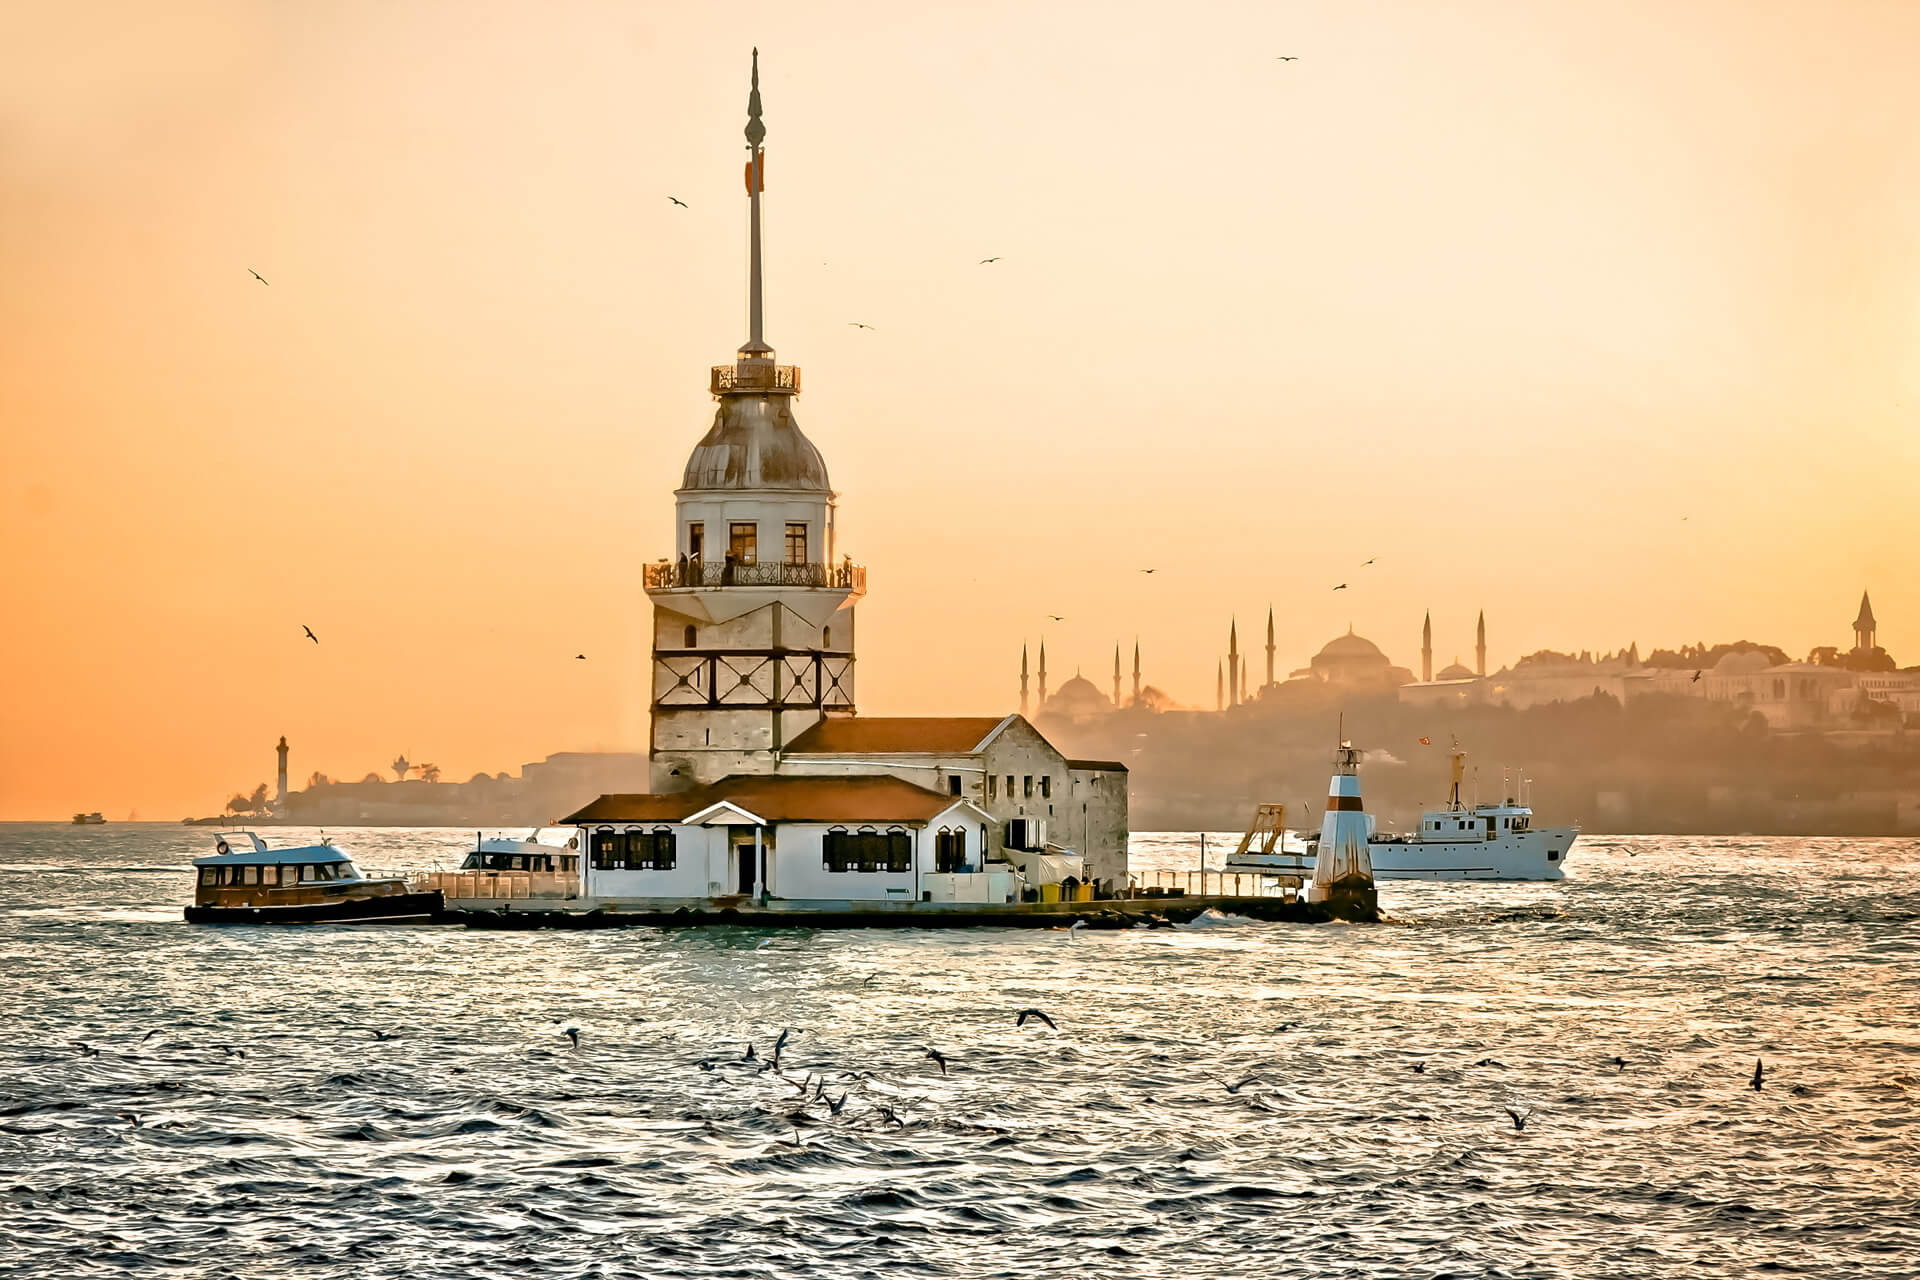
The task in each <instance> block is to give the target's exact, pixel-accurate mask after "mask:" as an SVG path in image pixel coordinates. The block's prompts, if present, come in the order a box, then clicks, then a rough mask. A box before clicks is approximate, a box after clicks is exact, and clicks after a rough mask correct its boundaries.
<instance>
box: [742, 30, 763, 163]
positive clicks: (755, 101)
mask: <svg viewBox="0 0 1920 1280" xmlns="http://www.w3.org/2000/svg"><path fill="white" fill-rule="evenodd" d="M766 136H767V126H766V125H764V124H762V123H760V50H759V48H758V47H756V48H755V49H754V51H753V88H752V89H751V90H750V91H749V92H748V93H747V146H748V147H750V148H753V149H755V150H758V149H759V146H760V144H761V142H763V141H764V140H765V139H766Z"/></svg>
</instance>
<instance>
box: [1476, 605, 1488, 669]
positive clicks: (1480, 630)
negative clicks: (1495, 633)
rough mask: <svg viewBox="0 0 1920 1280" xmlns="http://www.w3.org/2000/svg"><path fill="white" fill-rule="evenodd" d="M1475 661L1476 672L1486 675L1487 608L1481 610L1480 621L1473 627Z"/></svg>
mask: <svg viewBox="0 0 1920 1280" xmlns="http://www.w3.org/2000/svg"><path fill="white" fill-rule="evenodd" d="M1473 661H1474V667H1475V670H1474V674H1475V675H1479V676H1484V675H1486V674H1487V611H1486V610H1485V609H1482V610H1481V611H1480V621H1479V622H1478V623H1477V624H1476V625H1475V626H1474V629H1473Z"/></svg>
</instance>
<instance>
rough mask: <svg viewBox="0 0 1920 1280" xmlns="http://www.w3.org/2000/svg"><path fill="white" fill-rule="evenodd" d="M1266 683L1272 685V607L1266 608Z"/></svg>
mask: <svg viewBox="0 0 1920 1280" xmlns="http://www.w3.org/2000/svg"><path fill="white" fill-rule="evenodd" d="M1267 683H1268V684H1272V683H1273V606H1272V605H1268V606H1267Z"/></svg>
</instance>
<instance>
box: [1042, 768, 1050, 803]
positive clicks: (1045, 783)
mask: <svg viewBox="0 0 1920 1280" xmlns="http://www.w3.org/2000/svg"><path fill="white" fill-rule="evenodd" d="M1052 795H1053V775H1052V774H1050V773H1043V774H1041V775H1040V798H1041V799H1042V800H1046V799H1049V798H1050V797H1051V796H1052Z"/></svg>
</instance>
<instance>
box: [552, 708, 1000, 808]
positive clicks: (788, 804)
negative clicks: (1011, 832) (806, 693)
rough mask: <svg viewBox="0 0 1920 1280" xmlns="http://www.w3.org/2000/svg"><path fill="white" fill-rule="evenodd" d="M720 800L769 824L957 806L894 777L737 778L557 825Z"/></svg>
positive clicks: (631, 798)
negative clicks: (763, 819)
mask: <svg viewBox="0 0 1920 1280" xmlns="http://www.w3.org/2000/svg"><path fill="white" fill-rule="evenodd" d="M996 723H997V722H996ZM722 801H726V802H728V803H730V804H733V805H736V806H738V807H739V808H742V809H745V810H746V811H747V812H749V813H751V814H754V815H756V816H758V817H761V818H765V819H766V820H767V821H769V822H925V821H926V820H927V819H929V818H932V817H934V816H935V815H936V814H939V813H941V812H944V811H945V810H947V809H949V808H951V807H952V806H953V805H955V804H958V803H960V801H959V799H958V798H957V797H955V796H950V795H943V794H942V793H940V792H938V791H929V790H927V789H926V788H925V787H916V786H914V785H913V784H912V783H911V782H905V781H902V780H901V779H899V778H894V777H886V776H878V777H864V778H787V777H776V776H771V775H768V776H752V775H746V774H736V775H734V776H733V777H730V778H722V779H721V780H720V781H718V782H716V783H713V784H712V785H710V786H705V787H696V788H694V789H693V790H692V791H680V792H675V793H672V794H670V795H611V796H601V797H600V798H599V799H598V800H595V801H594V802H593V803H591V804H589V805H587V806H586V807H585V808H583V809H581V810H579V811H578V812H576V813H571V814H569V815H567V816H566V817H564V818H562V819H561V820H560V822H561V823H562V824H563V825H566V824H573V823H581V824H592V823H597V822H680V821H682V820H684V819H686V818H689V817H692V816H693V815H694V814H696V813H699V812H700V811H701V810H703V809H707V808H711V807H712V806H713V805H716V804H719V803H720V802H722Z"/></svg>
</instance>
